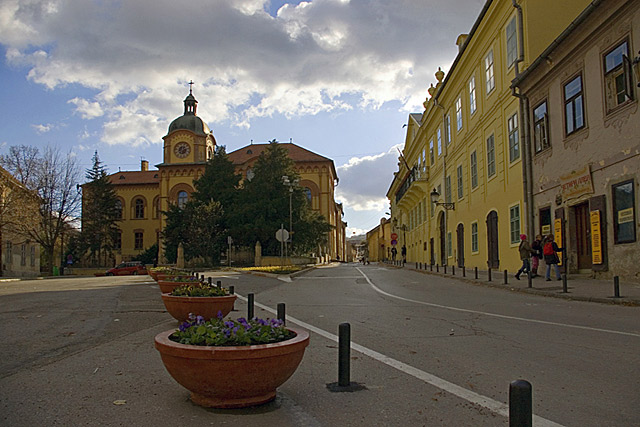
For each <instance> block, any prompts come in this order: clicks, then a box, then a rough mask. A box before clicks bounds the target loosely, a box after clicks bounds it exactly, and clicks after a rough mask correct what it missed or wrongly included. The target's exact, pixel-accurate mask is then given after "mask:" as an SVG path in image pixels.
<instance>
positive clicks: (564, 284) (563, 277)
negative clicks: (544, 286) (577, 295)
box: [562, 273, 569, 294]
mask: <svg viewBox="0 0 640 427" xmlns="http://www.w3.org/2000/svg"><path fill="white" fill-rule="evenodd" d="M567 292H569V291H568V290H567V274H566V273H562V293H563V294H566V293H567Z"/></svg>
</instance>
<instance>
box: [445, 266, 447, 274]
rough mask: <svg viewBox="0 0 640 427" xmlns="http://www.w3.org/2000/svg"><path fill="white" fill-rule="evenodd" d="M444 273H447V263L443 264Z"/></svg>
mask: <svg viewBox="0 0 640 427" xmlns="http://www.w3.org/2000/svg"><path fill="white" fill-rule="evenodd" d="M444 274H447V264H445V265H444Z"/></svg>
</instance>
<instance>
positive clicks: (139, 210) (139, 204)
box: [135, 199, 144, 219]
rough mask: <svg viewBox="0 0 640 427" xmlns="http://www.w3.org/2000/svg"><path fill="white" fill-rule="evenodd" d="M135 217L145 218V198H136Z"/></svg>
mask: <svg viewBox="0 0 640 427" xmlns="http://www.w3.org/2000/svg"><path fill="white" fill-rule="evenodd" d="M135 218H136V219H142V218H144V200H142V199H136V201H135Z"/></svg>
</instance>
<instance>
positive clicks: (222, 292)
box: [171, 282, 229, 297]
mask: <svg viewBox="0 0 640 427" xmlns="http://www.w3.org/2000/svg"><path fill="white" fill-rule="evenodd" d="M171 295H172V296H174V297H224V296H227V295H229V292H228V291H227V289H225V288H218V287H217V286H215V285H209V284H208V283H206V282H198V283H194V284H193V285H182V286H178V287H177V288H175V289H174V290H173V291H171Z"/></svg>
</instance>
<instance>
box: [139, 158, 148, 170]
mask: <svg viewBox="0 0 640 427" xmlns="http://www.w3.org/2000/svg"><path fill="white" fill-rule="evenodd" d="M140 170H141V171H143V172H144V171H148V170H149V161H148V160H141V161H140Z"/></svg>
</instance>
